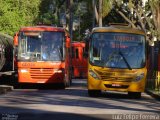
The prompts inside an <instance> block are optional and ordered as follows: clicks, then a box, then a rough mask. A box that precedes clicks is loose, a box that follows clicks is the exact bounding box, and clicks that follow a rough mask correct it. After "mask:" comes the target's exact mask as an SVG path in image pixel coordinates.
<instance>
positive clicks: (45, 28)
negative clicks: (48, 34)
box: [20, 25, 65, 32]
mask: <svg viewBox="0 0 160 120" xmlns="http://www.w3.org/2000/svg"><path fill="white" fill-rule="evenodd" d="M20 31H58V32H65V30H64V28H62V27H54V26H45V25H44V26H42V25H41V26H28V27H22V28H21V29H20Z"/></svg>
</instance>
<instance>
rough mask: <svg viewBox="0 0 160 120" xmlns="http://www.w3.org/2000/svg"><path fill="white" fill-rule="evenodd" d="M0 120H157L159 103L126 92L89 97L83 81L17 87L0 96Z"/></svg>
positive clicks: (159, 108)
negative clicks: (65, 85)
mask: <svg viewBox="0 0 160 120" xmlns="http://www.w3.org/2000/svg"><path fill="white" fill-rule="evenodd" d="M0 119H2V120H125V119H126V120H139V119H141V120H146V119H148V120H151V119H152V120H159V119H160V101H158V100H156V99H154V98H152V97H151V96H149V95H147V94H146V93H143V94H142V98H141V99H130V98H129V97H128V95H127V94H126V93H117V92H103V93H102V95H101V96H99V97H96V98H94V97H89V96H88V94H87V89H86V80H85V79H83V80H80V79H75V80H73V84H72V86H71V87H69V88H67V89H65V90H64V89H57V88H56V89H55V88H54V87H50V88H49V89H48V87H45V86H37V85H36V86H21V89H14V90H13V91H12V92H8V93H7V94H2V95H0Z"/></svg>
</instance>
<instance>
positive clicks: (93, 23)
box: [92, 0, 95, 28]
mask: <svg viewBox="0 0 160 120" xmlns="http://www.w3.org/2000/svg"><path fill="white" fill-rule="evenodd" d="M92 9H93V18H92V19H93V20H92V28H94V27H95V0H92Z"/></svg>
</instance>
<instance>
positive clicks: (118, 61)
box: [89, 33, 146, 70]
mask: <svg viewBox="0 0 160 120" xmlns="http://www.w3.org/2000/svg"><path fill="white" fill-rule="evenodd" d="M89 53H90V54H89V61H90V63H91V64H92V65H95V66H102V67H108V68H124V69H130V70H131V69H136V68H137V69H138V68H143V67H144V66H145V63H146V61H145V57H146V56H145V36H143V35H138V34H130V33H94V34H93V35H92V39H91V44H90V52H89Z"/></svg>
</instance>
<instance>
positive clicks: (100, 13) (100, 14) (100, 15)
mask: <svg viewBox="0 0 160 120" xmlns="http://www.w3.org/2000/svg"><path fill="white" fill-rule="evenodd" d="M98 21H99V27H102V0H99V20H98Z"/></svg>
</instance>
